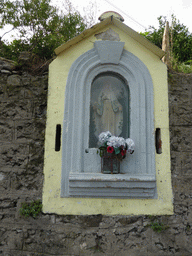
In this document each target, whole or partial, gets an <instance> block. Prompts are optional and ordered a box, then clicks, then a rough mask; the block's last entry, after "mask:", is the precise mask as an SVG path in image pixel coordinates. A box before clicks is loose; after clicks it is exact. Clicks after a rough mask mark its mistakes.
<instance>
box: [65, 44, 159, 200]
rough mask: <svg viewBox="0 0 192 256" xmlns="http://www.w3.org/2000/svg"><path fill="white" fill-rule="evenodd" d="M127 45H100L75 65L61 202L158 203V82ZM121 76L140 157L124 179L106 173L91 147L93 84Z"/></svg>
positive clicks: (131, 160) (129, 161)
mask: <svg viewBox="0 0 192 256" xmlns="http://www.w3.org/2000/svg"><path fill="white" fill-rule="evenodd" d="M123 46H124V43H122V42H111V41H97V42H95V44H94V48H93V49H92V50H89V51H87V52H86V53H84V54H83V55H81V56H80V57H79V58H78V59H77V60H76V61H75V62H74V63H73V65H72V66H71V68H70V72H69V74H68V79H67V84H66V91H65V111H64V119H63V136H62V180H61V196H62V197H71V196H72V197H106V198H108V197H109V198H118V197H119V198H154V197H156V179H155V142H154V121H153V120H154V104H153V101H154V99H153V83H152V79H151V76H150V73H149V71H148V69H147V68H146V66H145V65H144V64H143V63H142V62H141V60H140V59H138V58H137V57H136V56H134V55H133V54H132V53H130V52H128V51H126V50H125V49H123ZM101 74H116V75H117V76H119V77H121V78H122V79H123V80H124V81H125V83H126V84H127V86H128V90H129V118H128V120H129V136H130V138H132V139H133V140H134V141H135V145H136V148H135V152H134V154H133V155H131V156H128V157H126V158H125V159H124V160H123V162H122V164H121V173H120V174H114V175H113V174H107V175H105V174H102V173H101V166H100V157H99V155H98V154H97V149H96V148H89V137H90V136H89V132H90V129H89V126H90V100H91V86H92V84H93V81H94V80H95V79H96V78H97V77H98V76H100V75H101Z"/></svg>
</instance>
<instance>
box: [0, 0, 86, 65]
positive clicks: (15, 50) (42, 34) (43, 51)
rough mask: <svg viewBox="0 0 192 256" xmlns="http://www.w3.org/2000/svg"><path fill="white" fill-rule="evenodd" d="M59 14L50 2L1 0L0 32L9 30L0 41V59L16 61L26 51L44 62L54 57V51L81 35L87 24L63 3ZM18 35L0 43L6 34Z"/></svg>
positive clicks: (68, 4) (78, 14) (44, 0)
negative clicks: (2, 29) (1, 29)
mask: <svg viewBox="0 0 192 256" xmlns="http://www.w3.org/2000/svg"><path fill="white" fill-rule="evenodd" d="M65 3H66V5H65V7H66V9H65V10H64V11H63V10H59V9H58V8H57V7H54V6H52V5H51V0H14V1H12V0H4V1H1V8H0V28H4V29H5V28H6V27H5V26H6V25H9V26H11V30H10V31H6V32H5V33H4V34H3V35H2V36H1V38H0V56H2V57H5V58H9V59H13V60H16V59H17V58H18V56H19V52H21V51H29V52H32V53H34V54H37V55H38V56H39V57H41V58H43V59H50V58H52V57H53V54H54V49H55V48H57V47H58V46H59V45H61V44H62V43H64V42H66V41H68V40H69V39H71V38H73V37H74V36H76V35H78V34H79V33H81V32H82V31H83V30H84V29H85V28H86V27H87V25H86V22H85V21H84V18H83V17H82V16H81V15H80V13H79V12H78V11H76V10H74V8H73V7H72V5H71V3H70V2H69V1H65ZM12 31H16V32H17V35H18V36H17V38H18V39H14V40H13V41H12V42H10V43H9V42H7V41H3V37H4V35H5V34H7V33H10V32H12Z"/></svg>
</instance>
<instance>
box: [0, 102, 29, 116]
mask: <svg viewBox="0 0 192 256" xmlns="http://www.w3.org/2000/svg"><path fill="white" fill-rule="evenodd" d="M0 112H1V117H2V118H11V119H12V120H15V119H21V120H22V119H32V117H33V113H34V106H33V102H32V101H30V100H27V99H24V100H7V101H6V102H5V101H4V102H2V103H1V105H0Z"/></svg>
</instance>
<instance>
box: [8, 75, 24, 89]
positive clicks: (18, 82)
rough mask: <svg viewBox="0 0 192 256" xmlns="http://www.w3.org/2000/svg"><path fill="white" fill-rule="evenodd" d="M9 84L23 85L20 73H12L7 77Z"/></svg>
mask: <svg viewBox="0 0 192 256" xmlns="http://www.w3.org/2000/svg"><path fill="white" fill-rule="evenodd" d="M7 85H8V86H15V87H16V86H21V77H20V76H19V75H11V76H9V77H8V78H7Z"/></svg>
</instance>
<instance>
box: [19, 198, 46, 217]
mask: <svg viewBox="0 0 192 256" xmlns="http://www.w3.org/2000/svg"><path fill="white" fill-rule="evenodd" d="M41 210H42V204H41V201H40V200H36V201H33V202H31V203H22V205H21V209H20V211H19V212H20V214H21V215H23V216H25V217H29V216H32V217H33V218H36V217H37V215H38V214H39V213H40V212H41Z"/></svg>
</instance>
